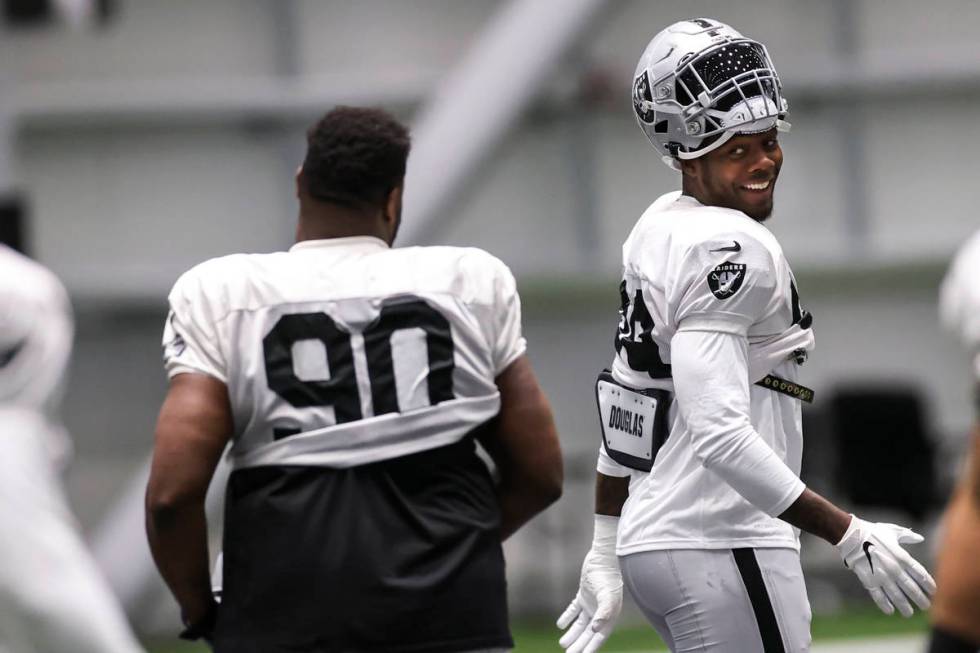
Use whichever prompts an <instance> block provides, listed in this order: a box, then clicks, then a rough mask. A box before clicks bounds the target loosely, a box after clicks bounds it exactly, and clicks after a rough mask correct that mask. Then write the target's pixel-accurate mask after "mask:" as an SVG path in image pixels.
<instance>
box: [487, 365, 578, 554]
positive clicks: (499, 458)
mask: <svg viewBox="0 0 980 653" xmlns="http://www.w3.org/2000/svg"><path fill="white" fill-rule="evenodd" d="M496 384H497V388H498V389H499V390H500V414H499V416H498V418H497V420H496V424H495V425H494V426H492V427H491V429H490V430H489V431H488V433H487V435H485V436H483V437H482V438H481V440H480V442H481V444H482V445H483V446H484V448H485V449H486V450H487V453H489V454H490V457H491V458H493V461H494V463H495V464H496V465H497V469H498V471H499V473H500V485H499V486H498V489H497V497H498V500H499V502H500V536H501V538H502V539H506V538H508V537H510V536H511V535H513V534H514V532H515V531H517V529H519V528H520V527H521V526H523V525H524V524H525V523H526V522H527V521H528V520H530V519H531V518H532V517H534V516H535V515H536V514H538V513H539V512H541V511H542V510H544V509H545V508H547V507H548V506H549V505H551V504H552V503H554V502H555V501H557V500H558V498H559V497H560V496H561V487H562V478H563V471H562V460H561V449H560V447H559V443H558V431H557V429H556V428H555V422H554V418H553V417H552V414H551V406H550V405H549V404H548V399H547V398H546V397H545V395H544V392H543V391H542V390H541V386H540V385H539V384H538V379H537V377H536V376H535V374H534V370H533V369H532V368H531V363H530V362H529V361H528V359H527V357H526V356H520V357H519V358H518V359H517V360H515V361H514V362H513V363H511V364H510V365H509V366H507V368H506V369H505V370H504V371H503V372H501V374H500V375H499V376H498V377H497V379H496Z"/></svg>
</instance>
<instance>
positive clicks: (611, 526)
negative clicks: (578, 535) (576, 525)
mask: <svg viewBox="0 0 980 653" xmlns="http://www.w3.org/2000/svg"><path fill="white" fill-rule="evenodd" d="M618 530H619V517H613V516H612V515H596V516H595V528H594V530H593V531H592V550H593V551H595V552H596V553H599V554H602V555H603V556H611V557H613V558H615V557H616V532H617V531H618Z"/></svg>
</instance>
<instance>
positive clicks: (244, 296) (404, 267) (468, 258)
mask: <svg viewBox="0 0 980 653" xmlns="http://www.w3.org/2000/svg"><path fill="white" fill-rule="evenodd" d="M170 308H171V310H170V315H169V318H168V320H167V324H166V328H165V333H164V343H163V344H164V358H165V364H166V368H167V371H168V373H169V374H170V375H171V376H173V375H175V374H179V373H181V372H199V373H204V374H209V375H211V376H214V377H215V378H217V379H220V380H222V381H224V382H225V383H226V384H227V385H228V391H229V396H230V398H231V405H232V410H233V413H234V418H235V429H236V434H235V442H234V446H233V448H232V461H233V463H234V466H235V467H236V468H239V467H251V466H256V465H265V464H304V465H323V466H328V467H348V466H352V465H359V464H364V463H368V462H376V461H378V460H384V459H387V458H393V457H397V456H402V455H407V454H411V453H416V452H418V451H422V450H425V449H431V448H434V447H437V446H441V445H445V444H449V443H451V442H455V441H457V440H459V439H460V438H462V437H463V435H465V434H466V433H467V432H469V431H470V430H472V429H473V428H474V427H476V426H477V425H479V424H481V423H483V422H485V421H487V420H488V419H490V418H491V417H493V416H494V415H495V414H496V413H497V411H498V409H499V395H498V393H497V388H496V386H495V385H494V378H495V377H496V376H497V375H498V374H499V373H500V372H501V371H502V370H503V369H504V368H505V367H506V366H507V365H508V364H510V363H511V362H512V361H513V360H514V359H515V358H517V357H518V356H519V355H520V354H522V353H523V352H524V349H525V342H524V339H523V337H522V336H521V327H520V301H519V299H518V296H517V291H516V286H515V284H514V279H513V277H512V276H511V274H510V271H509V270H508V269H507V267H506V266H505V265H504V264H503V263H501V262H500V261H499V260H497V259H495V258H493V257H492V256H490V255H488V254H486V253H485V252H482V251H481V250H477V249H463V248H452V247H427V248H421V247H413V248H405V249H394V250H393V249H389V248H388V247H387V246H386V245H385V244H384V243H383V242H382V241H380V240H378V239H375V238H370V237H358V238H342V239H334V240H321V241H307V242H302V243H299V244H298V245H296V246H294V247H293V248H292V249H291V250H290V251H289V252H280V253H274V254H249V255H234V256H227V257H223V258H219V259H214V260H212V261H208V262H206V263H203V264H201V265H199V266H197V267H195V268H194V269H192V270H191V271H189V272H188V273H186V274H185V275H184V276H183V277H181V279H180V280H179V281H178V282H177V284H176V285H175V286H174V289H173V291H172V292H171V294H170Z"/></svg>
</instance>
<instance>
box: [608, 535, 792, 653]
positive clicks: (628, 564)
mask: <svg viewBox="0 0 980 653" xmlns="http://www.w3.org/2000/svg"><path fill="white" fill-rule="evenodd" d="M620 565H621V567H622V570H623V583H624V584H625V585H626V588H627V589H628V590H629V593H630V594H631V595H632V597H633V600H634V601H635V602H636V604H637V605H638V606H639V608H640V610H641V611H642V612H643V614H644V615H645V616H646V618H647V619H648V620H649V621H650V623H651V624H653V627H654V629H655V630H656V631H657V633H658V634H659V635H660V637H661V638H662V639H663V640H664V642H666V644H667V646H668V647H670V650H671V651H672V652H673V653H681V652H682V651H684V652H685V653H686V652H688V651H699V652H701V651H710V652H711V653H722V652H724V653H799V652H801V651H809V650H810V602H809V601H808V600H807V596H806V586H805V585H804V583H803V570H802V569H801V568H800V555H799V553H797V552H796V551H793V550H792V549H719V550H708V549H699V550H694V549H684V550H670V551H643V552H640V553H633V554H631V555H627V556H623V557H622V558H620Z"/></svg>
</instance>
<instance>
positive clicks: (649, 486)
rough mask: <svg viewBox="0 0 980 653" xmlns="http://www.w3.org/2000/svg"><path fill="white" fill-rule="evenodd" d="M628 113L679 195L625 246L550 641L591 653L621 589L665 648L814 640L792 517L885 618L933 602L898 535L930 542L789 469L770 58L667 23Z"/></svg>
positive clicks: (791, 323) (789, 334)
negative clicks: (577, 555)
mask: <svg viewBox="0 0 980 653" xmlns="http://www.w3.org/2000/svg"><path fill="white" fill-rule="evenodd" d="M633 106H634V110H635V113H636V118H637V120H638V122H639V125H640V127H641V128H642V129H643V132H644V134H646V136H647V138H649V140H650V142H651V143H652V144H653V145H654V147H655V148H656V149H657V151H658V152H659V153H660V154H661V155H662V156H663V159H664V161H665V162H666V163H667V164H668V165H669V166H671V167H672V168H674V169H676V170H678V171H680V173H681V190H680V191H676V192H671V193H667V194H666V195H664V196H662V197H660V198H659V199H658V200H656V201H655V202H654V203H653V204H652V205H651V206H650V207H649V208H648V209H647V210H646V211H645V212H644V214H643V215H642V216H641V217H640V220H639V222H637V224H636V226H635V227H634V228H633V231H632V233H630V235H629V237H628V238H627V240H626V242H625V244H624V245H623V266H624V271H623V281H622V284H621V285H620V292H621V298H622V309H621V312H620V320H619V332H618V336H617V339H616V350H617V351H616V356H615V358H614V359H613V363H612V369H611V371H607V372H604V373H603V374H601V375H600V377H599V380H598V382H597V385H596V395H597V398H598V403H599V409H600V419H601V423H602V426H603V442H602V445H601V448H600V452H599V460H598V465H597V467H598V477H597V481H596V510H595V512H596V515H595V527H594V528H595V530H594V538H593V543H592V548H591V550H590V551H589V552H588V554H587V555H586V557H585V561H584V563H583V565H582V575H581V584H580V587H579V591H578V594H577V595H576V597H575V599H574V600H573V601H572V603H571V605H569V607H568V609H567V610H566V611H565V612H564V613H563V614H562V616H561V617H560V618H559V620H558V625H559V627H561V628H568V630H567V632H566V633H565V634H564V635H563V636H562V638H561V640H560V641H561V645H562V646H563V647H565V648H566V649H568V651H570V652H572V653H579V652H580V651H594V650H596V649H597V648H599V646H601V644H602V642H603V641H604V640H605V639H606V637H607V636H608V635H609V633H610V632H611V630H612V628H613V624H614V622H615V620H616V618H617V615H618V613H619V610H620V605H621V602H622V588H623V584H624V583H625V585H626V587H627V588H628V589H629V591H630V594H631V595H632V596H633V598H634V599H635V601H636V603H637V604H638V606H639V607H640V609H641V610H642V611H643V613H644V615H645V616H646V617H647V618H648V619H649V621H650V622H651V623H652V624H653V626H654V628H655V629H656V631H657V632H658V633H659V634H660V636H661V637H662V638H663V640H664V641H665V642H666V643H667V645H668V646H669V647H670V648H671V650H672V651H765V652H766V653H771V652H773V651H779V652H782V651H803V650H808V649H809V643H810V628H809V627H810V607H809V603H808V600H807V596H806V588H805V587H804V582H803V573H802V570H801V567H800V558H799V539H798V531H796V530H795V529H803V530H806V531H808V532H810V533H814V534H816V535H818V536H820V537H822V538H823V539H825V540H827V541H828V542H830V543H831V544H833V545H835V546H836V547H837V550H838V551H839V553H840V555H841V557H842V559H843V563H844V565H846V566H847V567H848V568H849V569H851V570H853V571H854V572H855V573H856V574H857V576H858V578H859V579H860V581H861V583H862V584H863V585H864V586H865V587H866V588H867V589H868V590H869V592H870V593H871V597H872V598H873V599H874V601H875V603H877V605H878V606H879V607H880V608H881V609H882V610H884V611H885V612H887V613H892V612H894V611H895V610H898V611H899V612H901V613H902V614H903V615H905V616H909V615H911V614H912V612H913V606H916V605H917V606H918V607H919V608H921V609H924V608H926V607H928V606H929V597H930V595H931V594H932V592H933V590H934V584H933V580H932V578H931V577H930V576H929V574H928V573H927V572H926V570H925V569H924V568H923V567H922V566H921V565H920V564H919V563H918V562H916V561H915V560H914V559H913V558H912V557H911V556H910V555H909V554H908V553H907V552H906V551H905V550H904V549H903V547H902V545H903V544H907V543H913V542H919V541H921V540H922V538H921V537H920V536H919V535H917V534H915V533H913V532H912V531H910V530H908V529H907V528H902V527H900V526H895V525H893V524H883V523H869V522H867V521H864V520H862V519H859V518H857V517H855V516H853V515H850V514H848V513H846V512H844V511H842V510H841V509H839V508H838V507H836V506H834V505H833V504H831V503H830V502H828V501H827V500H826V499H824V498H822V497H821V496H819V495H818V494H816V493H814V492H813V491H811V490H809V489H807V488H806V487H805V485H804V484H803V482H802V481H801V480H800V478H799V470H800V456H801V451H802V446H803V440H802V434H801V402H804V401H810V400H812V398H813V392H812V391H811V390H810V389H809V388H807V387H805V386H804V385H803V384H802V383H801V382H800V379H799V376H800V366H801V365H802V364H803V362H804V361H805V360H806V358H807V356H808V355H809V353H810V352H811V350H812V349H813V344H814V339H813V333H812V330H811V326H812V322H813V320H812V317H811V316H810V314H809V313H808V312H807V311H806V310H804V309H803V307H802V305H801V303H800V297H799V293H798V291H797V287H796V282H795V280H794V278H793V274H792V272H791V271H790V267H789V264H788V263H787V261H786V258H785V256H784V255H783V251H782V249H781V248H780V246H779V243H778V242H777V241H776V239H775V238H774V237H773V235H772V233H770V232H769V231H768V230H767V229H766V228H765V227H764V226H763V224H762V223H763V221H764V220H766V219H767V218H768V217H769V215H770V213H771V212H772V208H773V191H774V188H775V185H776V183H777V181H778V178H779V171H780V167H781V166H782V163H783V153H782V150H781V148H780V144H779V140H778V131H780V130H781V129H785V128H786V124H785V123H784V122H783V118H784V115H785V113H786V110H787V104H786V101H785V100H784V99H783V97H782V94H781V88H780V81H779V77H778V76H777V74H776V71H775V69H774V68H773V65H772V61H771V60H770V57H769V53H768V52H767V51H766V48H765V47H764V46H763V45H762V44H761V43H759V42H757V41H753V40H751V39H748V38H745V37H744V36H742V35H741V34H740V33H739V32H737V31H736V30H734V29H732V28H731V27H730V26H728V25H725V24H724V23H720V22H718V21H716V20H709V19H703V18H701V19H695V20H686V21H681V22H678V23H676V24H674V25H671V26H670V27H668V28H666V29H665V30H663V31H662V32H660V33H659V34H657V35H656V36H655V37H654V38H653V40H652V41H651V42H650V43H649V45H648V46H647V48H646V50H645V52H644V53H643V56H642V57H641V59H640V62H639V65H638V66H637V69H636V74H635V77H634V81H633ZM794 527H795V528H794Z"/></svg>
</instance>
